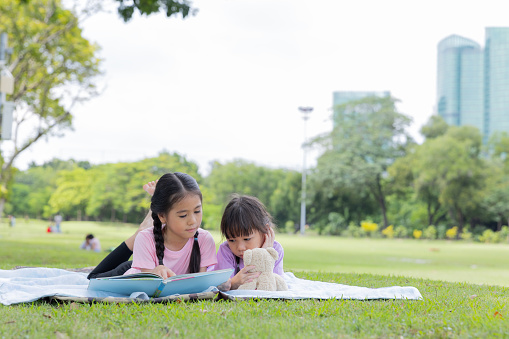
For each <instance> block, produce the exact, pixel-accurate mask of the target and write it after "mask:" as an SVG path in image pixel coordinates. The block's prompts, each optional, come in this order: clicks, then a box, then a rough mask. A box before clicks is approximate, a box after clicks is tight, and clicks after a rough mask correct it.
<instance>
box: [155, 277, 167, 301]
mask: <svg viewBox="0 0 509 339" xmlns="http://www.w3.org/2000/svg"><path fill="white" fill-rule="evenodd" d="M164 286H166V284H165V283H164V281H161V283H160V284H159V287H158V288H157V289H156V291H155V292H154V295H153V297H154V298H157V297H159V296H160V295H161V292H162V291H163V289H164Z"/></svg>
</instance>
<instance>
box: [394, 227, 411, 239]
mask: <svg viewBox="0 0 509 339" xmlns="http://www.w3.org/2000/svg"><path fill="white" fill-rule="evenodd" d="M394 236H395V237H396V238H406V237H408V229H407V228H406V227H405V226H403V225H399V226H396V228H395V229H394Z"/></svg>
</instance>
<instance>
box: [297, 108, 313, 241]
mask: <svg viewBox="0 0 509 339" xmlns="http://www.w3.org/2000/svg"><path fill="white" fill-rule="evenodd" d="M299 111H300V112H301V113H302V118H303V119H304V144H302V151H303V160H302V196H301V202H300V234H301V235H304V232H305V229H306V146H307V145H306V141H307V140H306V121H307V120H308V119H309V114H310V113H311V112H313V107H299Z"/></svg>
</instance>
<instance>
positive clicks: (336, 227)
mask: <svg viewBox="0 0 509 339" xmlns="http://www.w3.org/2000/svg"><path fill="white" fill-rule="evenodd" d="M328 219H329V222H328V223H327V226H325V228H324V230H323V232H324V233H325V234H330V235H340V234H341V233H342V231H343V230H344V229H345V226H346V220H345V218H344V217H343V216H342V215H341V214H339V213H336V212H331V213H329V217H328Z"/></svg>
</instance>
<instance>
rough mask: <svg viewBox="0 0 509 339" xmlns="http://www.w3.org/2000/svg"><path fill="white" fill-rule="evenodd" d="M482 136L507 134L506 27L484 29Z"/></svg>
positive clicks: (508, 47)
mask: <svg viewBox="0 0 509 339" xmlns="http://www.w3.org/2000/svg"><path fill="white" fill-rule="evenodd" d="M484 59H485V62H484V84H485V90H484V123H485V128H484V130H483V135H485V136H489V135H491V134H493V133H494V132H496V131H505V132H508V133H509V27H487V28H486V45H485V48H484Z"/></svg>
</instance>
